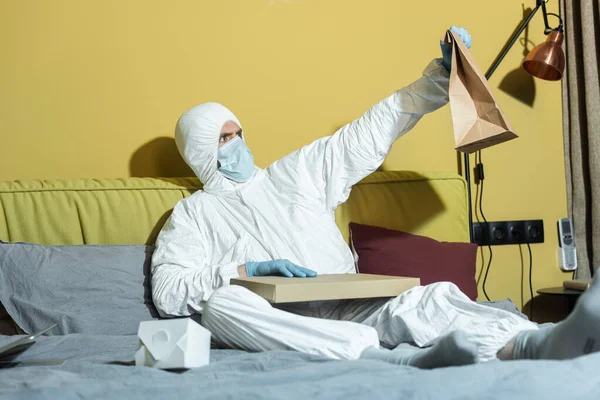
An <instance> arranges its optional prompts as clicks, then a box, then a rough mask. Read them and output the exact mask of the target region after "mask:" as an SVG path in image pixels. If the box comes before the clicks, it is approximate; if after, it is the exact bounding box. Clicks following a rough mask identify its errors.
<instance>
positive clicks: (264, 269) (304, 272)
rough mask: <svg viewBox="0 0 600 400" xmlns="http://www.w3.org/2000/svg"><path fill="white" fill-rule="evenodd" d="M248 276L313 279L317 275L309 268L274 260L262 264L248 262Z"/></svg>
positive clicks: (286, 261) (287, 261)
mask: <svg viewBox="0 0 600 400" xmlns="http://www.w3.org/2000/svg"><path fill="white" fill-rule="evenodd" d="M246 274H247V275H248V276H287V277H288V278H293V277H299V278H307V277H309V278H312V277H315V276H317V273H316V272H315V271H313V270H310V269H308V268H302V267H300V266H298V265H296V264H294V263H292V262H291V261H289V260H273V261H261V262H251V261H248V262H246Z"/></svg>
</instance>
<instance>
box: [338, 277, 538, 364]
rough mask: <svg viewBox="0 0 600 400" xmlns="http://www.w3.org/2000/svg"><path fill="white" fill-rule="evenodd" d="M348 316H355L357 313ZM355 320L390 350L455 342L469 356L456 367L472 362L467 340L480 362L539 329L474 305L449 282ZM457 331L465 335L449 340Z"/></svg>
mask: <svg viewBox="0 0 600 400" xmlns="http://www.w3.org/2000/svg"><path fill="white" fill-rule="evenodd" d="M347 312H348V313H349V314H351V313H352V309H351V308H348V310H347ZM361 315H365V314H364V313H362V314H361ZM354 321H356V322H361V323H363V324H365V325H368V326H372V327H374V328H375V329H376V330H377V332H378V334H379V339H380V341H381V342H382V344H383V345H384V347H388V348H393V347H395V346H397V345H399V344H401V343H414V344H416V345H417V346H418V347H427V346H431V345H432V344H437V343H440V344H442V345H447V344H448V343H449V342H452V345H451V347H453V348H458V349H463V350H465V352H466V354H461V355H459V356H458V358H459V360H458V361H457V362H460V359H467V360H468V358H469V357H468V352H469V351H472V348H473V347H472V346H471V345H469V344H467V343H465V342H464V341H463V340H466V341H467V342H469V343H473V344H474V345H475V346H476V348H477V360H478V361H489V360H492V359H495V358H496V353H497V352H498V349H500V348H502V346H504V345H505V344H506V343H507V342H508V340H509V339H510V338H512V337H514V336H515V335H516V334H517V333H518V332H521V331H523V330H533V329H537V325H536V324H534V323H533V322H530V321H528V320H526V319H523V318H521V317H519V316H517V315H514V314H512V313H510V312H508V311H504V310H499V309H495V308H491V307H488V306H485V305H481V304H477V303H475V302H473V301H471V300H470V299H469V298H468V297H467V296H466V295H465V294H463V293H462V292H461V291H460V290H459V289H458V287H456V285H454V284H452V283H449V282H441V283H435V284H431V285H427V286H420V287H416V288H413V289H410V290H408V291H407V292H405V293H403V294H402V295H400V296H398V297H396V298H394V299H391V300H389V301H387V302H386V303H384V304H383V306H380V307H379V308H378V309H375V310H372V312H371V314H370V315H369V316H368V317H367V318H365V319H363V320H356V319H354ZM455 331H462V333H459V334H458V335H450V334H451V333H453V332H455ZM448 335H450V336H448ZM446 336H448V338H447V339H445V340H442V339H443V338H444V337H446ZM450 353H451V352H450ZM450 353H448V354H450ZM450 355H451V354H450ZM463 356H464V357H463ZM445 361H447V360H445Z"/></svg>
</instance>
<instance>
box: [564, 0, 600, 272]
mask: <svg viewBox="0 0 600 400" xmlns="http://www.w3.org/2000/svg"><path fill="white" fill-rule="evenodd" d="M561 17H562V18H563V21H564V28H565V45H564V46H565V55H566V62H567V66H566V70H565V75H564V77H563V81H562V85H563V121H564V122H563V124H564V142H565V167H566V172H567V197H568V208H569V216H570V217H571V218H572V219H573V225H574V229H575V244H576V246H577V261H578V269H577V271H576V273H575V277H576V278H577V279H588V278H590V277H591V276H593V273H594V270H595V269H596V268H598V266H600V82H599V81H598V71H599V70H600V0H562V1H561Z"/></svg>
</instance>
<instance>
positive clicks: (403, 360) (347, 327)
mask: <svg viewBox="0 0 600 400" xmlns="http://www.w3.org/2000/svg"><path fill="white" fill-rule="evenodd" d="M321 303H322V302H318V303H317V302H315V303H305V304H296V305H293V306H292V305H287V306H283V307H282V308H285V309H287V310H290V311H293V312H298V313H301V314H303V315H296V314H292V313H290V312H286V311H283V310H280V309H277V308H274V307H272V306H271V304H269V303H268V302H267V301H266V300H264V299H263V298H262V297H260V296H258V295H256V294H254V293H252V292H251V291H249V290H247V289H246V288H243V287H241V286H228V287H224V288H221V289H219V290H217V291H216V292H215V293H214V294H213V295H212V296H211V298H210V299H209V301H208V303H207V306H206V308H205V310H204V312H203V314H202V325H203V326H204V327H205V328H206V329H208V330H209V331H210V332H211V333H212V335H213V338H214V339H215V341H216V342H217V343H219V344H222V345H225V346H228V347H233V348H240V349H244V350H249V351H267V350H297V351H300V352H303V353H307V354H315V355H321V356H325V357H328V358H333V359H349V360H354V359H358V358H361V359H371V360H381V361H385V362H389V363H393V364H399V365H412V366H415V367H419V368H435V367H443V366H448V365H462V364H465V363H470V362H472V358H473V357H474V351H472V350H468V351H466V352H465V351H464V348H463V346H462V344H463V343H462V341H461V340H460V339H461V338H460V335H451V337H448V338H447V339H442V340H440V342H439V344H436V345H434V346H433V347H431V348H428V349H418V348H417V349H415V348H411V347H401V348H400V347H399V348H397V349H395V350H388V349H380V347H379V338H378V337H377V331H375V329H373V328H372V327H369V326H367V325H363V324H359V323H356V322H352V321H341V320H337V319H334V318H333V317H335V316H336V313H337V311H336V310H341V309H344V306H342V308H339V306H340V305H339V304H336V302H332V303H329V304H328V305H327V306H324V305H323V304H321ZM337 303H339V302H337ZM375 304H377V302H376V303H375ZM380 306H381V305H380V304H379V307H380ZM369 307H370V306H369V305H368V304H362V305H360V304H357V305H356V308H355V311H357V310H363V311H362V312H366V311H368V308H369ZM371 308H372V306H371ZM362 312H361V313H362ZM312 315H314V316H321V317H326V316H328V317H331V318H330V319H323V318H314V317H312ZM354 315H356V313H354ZM467 347H468V345H467ZM465 353H466V354H465ZM469 355H470V358H471V359H469Z"/></svg>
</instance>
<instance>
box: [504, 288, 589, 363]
mask: <svg viewBox="0 0 600 400" xmlns="http://www.w3.org/2000/svg"><path fill="white" fill-rule="evenodd" d="M597 351H600V279H598V277H596V278H595V279H594V280H593V281H592V284H591V285H590V288H589V289H588V290H587V291H586V292H585V293H584V294H583V295H581V297H580V298H579V301H578V302H577V305H576V306H575V309H574V310H573V311H572V312H571V314H570V315H569V316H568V317H567V318H566V319H565V320H564V321H562V322H560V323H558V324H556V325H554V326H550V327H547V328H544V329H540V330H538V331H524V332H521V333H519V334H518V335H516V337H515V338H513V339H512V340H511V341H510V342H508V344H507V345H506V346H504V348H502V349H501V350H500V351H499V352H498V358H500V359H502V360H511V359H524V358H526V359H553V360H563V359H568V358H574V357H578V356H581V355H584V354H589V353H594V352H597Z"/></svg>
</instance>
